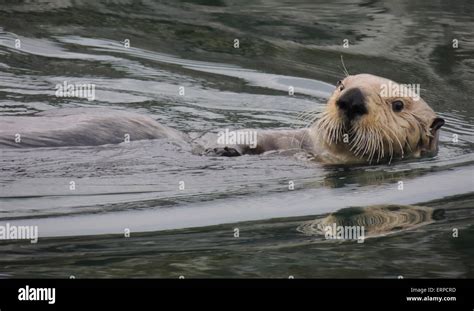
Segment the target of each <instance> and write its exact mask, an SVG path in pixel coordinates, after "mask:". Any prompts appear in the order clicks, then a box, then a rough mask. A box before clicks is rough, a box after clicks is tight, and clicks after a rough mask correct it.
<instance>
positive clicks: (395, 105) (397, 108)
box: [392, 100, 404, 112]
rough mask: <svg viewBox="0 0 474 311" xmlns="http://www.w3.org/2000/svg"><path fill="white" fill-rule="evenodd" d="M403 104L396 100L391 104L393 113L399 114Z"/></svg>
mask: <svg viewBox="0 0 474 311" xmlns="http://www.w3.org/2000/svg"><path fill="white" fill-rule="evenodd" d="M403 107H404V104H403V102H402V101H401V100H396V101H394V102H392V109H393V111H395V112H400V111H402V110H403Z"/></svg>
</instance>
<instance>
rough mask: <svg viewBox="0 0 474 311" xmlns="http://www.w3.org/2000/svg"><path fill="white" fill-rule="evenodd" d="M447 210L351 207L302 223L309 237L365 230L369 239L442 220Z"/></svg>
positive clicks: (402, 207)
mask: <svg viewBox="0 0 474 311" xmlns="http://www.w3.org/2000/svg"><path fill="white" fill-rule="evenodd" d="M443 215H444V210H442V209H437V210H434V209H433V208H430V207H423V206H414V205H413V206H403V205H379V206H367V207H348V208H344V209H341V210H339V211H337V212H335V213H331V214H330V215H329V216H326V217H324V218H319V219H316V220H314V221H310V222H307V223H304V224H302V225H301V226H299V227H298V229H297V230H298V231H299V232H301V233H304V234H306V235H324V234H325V233H326V228H327V227H333V226H337V227H339V226H341V227H353V226H358V227H363V228H364V229H363V230H364V232H365V234H364V236H365V238H368V237H377V236H382V235H386V234H390V233H397V232H400V231H405V230H409V229H414V228H418V227H420V226H424V225H428V224H430V223H432V222H433V221H435V220H441V219H442V218H443Z"/></svg>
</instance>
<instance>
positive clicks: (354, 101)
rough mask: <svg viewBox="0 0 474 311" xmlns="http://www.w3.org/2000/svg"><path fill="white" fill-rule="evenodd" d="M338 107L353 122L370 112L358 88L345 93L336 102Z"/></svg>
mask: <svg viewBox="0 0 474 311" xmlns="http://www.w3.org/2000/svg"><path fill="white" fill-rule="evenodd" d="M336 105H337V107H339V109H340V110H341V111H342V112H343V113H344V115H345V116H346V117H347V119H348V120H353V119H355V118H356V117H358V116H362V115H364V114H366V113H367V112H368V111H367V106H366V104H365V97H364V94H362V91H361V90H360V89H358V88H354V89H349V90H347V91H345V92H344V93H343V94H342V95H341V97H339V99H338V100H337V101H336Z"/></svg>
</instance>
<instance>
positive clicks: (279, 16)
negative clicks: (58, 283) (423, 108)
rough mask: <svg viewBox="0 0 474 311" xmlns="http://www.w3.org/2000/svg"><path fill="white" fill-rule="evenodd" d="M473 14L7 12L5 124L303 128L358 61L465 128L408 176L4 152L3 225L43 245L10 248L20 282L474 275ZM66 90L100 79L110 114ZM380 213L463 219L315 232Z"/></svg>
mask: <svg viewBox="0 0 474 311" xmlns="http://www.w3.org/2000/svg"><path fill="white" fill-rule="evenodd" d="M473 16H474V4H473V3H472V1H470V0H464V1H455V2H447V1H446V2H442V3H440V2H434V1H428V0H426V1H408V0H406V1H397V2H395V1H331V2H324V1H287V2H286V1H225V0H222V1H220V0H212V1H205V0H198V1H127V0H123V1H92V0H91V1H0V114H1V115H24V114H30V113H34V112H37V111H43V110H47V109H53V108H62V107H91V106H94V107H97V106H100V107H108V108H113V109H122V110H127V111H133V112H139V113H144V114H147V115H150V116H152V117H153V118H155V119H156V120H158V121H159V122H161V123H163V124H166V125H168V126H170V127H173V128H176V129H179V130H181V131H183V132H186V133H188V134H190V135H191V136H195V137H197V136H199V135H201V134H202V133H203V132H207V131H213V130H215V129H217V128H223V127H226V126H229V124H232V125H233V126H234V127H236V128H240V127H242V128H244V127H245V128H276V127H300V126H305V123H304V122H302V121H301V120H300V119H298V115H299V114H300V113H302V112H304V111H308V110H313V109H315V110H319V111H321V110H322V109H323V107H324V104H325V101H326V98H327V96H328V95H329V94H330V92H331V91H332V90H333V88H334V83H335V82H336V81H337V80H339V79H340V78H341V77H342V76H343V71H342V65H341V60H340V58H341V55H342V56H343V57H344V62H345V65H346V67H347V69H348V71H349V72H350V73H351V74H355V73H361V72H366V73H371V74H376V75H380V76H384V77H387V78H390V79H393V80H395V81H398V82H400V83H410V84H411V83H419V84H420V85H421V96H422V97H423V98H424V99H425V100H426V101H427V102H428V103H429V104H430V106H431V107H433V109H434V110H435V111H436V112H437V113H438V114H439V115H440V116H442V117H443V118H444V119H445V120H446V121H447V123H446V125H445V127H443V129H442V132H441V137H440V152H439V154H438V155H437V156H436V157H435V158H431V159H422V160H417V161H404V162H399V163H394V164H392V165H390V166H386V165H381V166H357V167H324V166H321V165H320V164H318V163H313V162H311V161H309V160H307V159H305V158H301V157H298V156H285V155H263V156H255V157H239V158H210V157H200V156H197V155H193V154H192V153H191V152H190V150H188V149H186V148H182V147H178V146H175V145H172V144H169V143H168V142H166V141H162V140H156V141H139V142H132V143H130V144H129V145H127V146H122V145H110V146H99V147H74V148H72V147H71V148H69V147H68V148H40V149H0V225H1V224H5V223H6V222H9V223H11V224H32V225H37V226H38V228H39V234H40V239H39V242H38V243H37V244H30V243H29V241H0V254H1V255H2V256H0V276H1V277H6V278H11V277H41V278H44V277H46V278H47V277H60V278H68V277H70V276H71V275H74V276H75V277H77V278H93V277H172V278H176V277H179V276H181V275H182V276H184V277H186V278H192V277H283V278H287V277H289V276H290V275H292V276H294V277H295V278H304V277H316V278H331V277H336V278H343V277H364V278H365V277H368V278H370V277H383V278H396V277H398V276H400V275H401V276H403V277H406V278H408V277H436V278H444V277H456V278H457V277H462V278H465V277H473V271H474V270H473V265H474V264H473V262H474V261H473V255H474V247H473V245H474V221H473V219H474V218H473V216H474V215H473V213H474V177H473V173H474V156H473V150H474V138H473V134H474V126H473V120H474V106H473V104H472V98H473V97H474V43H473V42H474V41H473V39H474V38H473V29H474V17H473ZM125 39H129V40H130V44H131V47H130V48H126V47H124V46H123V43H122V42H123V40H125ZM235 39H238V40H239V43H240V46H239V48H238V49H237V48H234V40H235ZM345 39H347V40H349V48H343V40H345ZM454 39H457V40H458V42H459V47H458V48H453V45H452V44H453V40H454ZM15 40H20V41H19V42H20V43H21V46H20V47H19V48H16V47H15ZM64 81H71V82H77V83H79V82H85V83H93V84H95V85H96V99H95V100H94V101H88V100H87V99H78V98H58V97H56V96H55V85H56V84H58V83H63V82H64ZM290 85H291V86H294V88H295V95H294V96H289V95H288V93H287V90H288V86H290ZM180 86H184V87H185V90H186V93H185V96H180V95H179V87H180ZM454 138H457V140H456V139H454ZM71 180H74V181H75V182H76V186H77V189H76V190H75V191H74V192H71V191H69V189H68V186H69V182H70V181H71ZM179 181H185V183H186V189H185V190H184V191H183V190H179V189H178V182H179ZM289 181H294V183H295V190H293V191H289V190H288V182H289ZM399 181H403V182H404V185H405V186H404V190H403V191H400V190H398V189H397V185H398V184H397V183H398V182H399ZM376 204H402V205H417V206H423V207H428V208H432V209H433V210H435V209H437V210H439V209H442V210H443V211H444V214H443V217H440V218H437V219H435V220H433V221H429V222H423V223H421V225H415V224H414V223H413V224H412V225H411V226H409V228H403V230H394V232H392V234H380V235H376V236H374V237H370V238H368V239H366V240H365V242H364V243H357V242H354V241H345V242H341V241H331V240H325V239H324V237H323V236H321V235H318V234H307V232H306V233H305V232H302V231H301V230H299V229H298V228H301V226H302V225H304V224H305V223H306V224H307V223H308V222H311V221H314V220H315V219H322V218H324V217H326V216H327V214H328V213H333V212H336V211H339V210H341V209H343V208H347V207H350V206H360V207H367V206H371V205H376ZM415 214H416V213H415ZM382 219H384V218H383V217H382ZM387 219H388V220H386V222H385V223H383V225H391V224H392V223H391V222H393V224H394V226H395V224H396V223H397V221H400V219H389V218H387ZM395 227H396V226H395ZM124 228H130V230H131V237H129V238H125V237H124V236H123V232H124ZM235 228H238V229H239V237H238V238H236V237H234V229H235ZM454 229H456V230H457V232H458V236H457V237H453V230H454Z"/></svg>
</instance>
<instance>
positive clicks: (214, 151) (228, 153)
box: [206, 147, 241, 157]
mask: <svg viewBox="0 0 474 311" xmlns="http://www.w3.org/2000/svg"><path fill="white" fill-rule="evenodd" d="M206 154H208V155H217V156H221V157H238V156H241V154H240V152H238V151H237V150H236V149H234V148H229V147H224V148H209V149H206Z"/></svg>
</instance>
